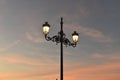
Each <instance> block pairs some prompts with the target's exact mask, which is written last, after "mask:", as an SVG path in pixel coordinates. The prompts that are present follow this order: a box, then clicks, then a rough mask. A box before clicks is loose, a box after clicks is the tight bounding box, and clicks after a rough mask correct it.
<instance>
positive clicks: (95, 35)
mask: <svg viewBox="0 0 120 80" xmlns="http://www.w3.org/2000/svg"><path fill="white" fill-rule="evenodd" d="M73 28H74V30H76V31H77V32H78V33H79V34H83V35H84V36H88V37H90V38H91V39H94V40H96V41H99V42H113V39H112V38H111V37H109V36H106V35H104V34H103V32H100V31H99V30H96V29H92V28H86V27H82V26H80V25H73V24H71V25H70V24H65V29H66V30H73Z"/></svg>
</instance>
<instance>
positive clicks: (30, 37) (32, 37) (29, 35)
mask: <svg viewBox="0 0 120 80" xmlns="http://www.w3.org/2000/svg"><path fill="white" fill-rule="evenodd" d="M25 36H26V38H27V39H28V40H30V41H32V42H35V43H39V42H45V40H44V39H43V38H41V36H40V34H39V33H37V32H26V33H25Z"/></svg>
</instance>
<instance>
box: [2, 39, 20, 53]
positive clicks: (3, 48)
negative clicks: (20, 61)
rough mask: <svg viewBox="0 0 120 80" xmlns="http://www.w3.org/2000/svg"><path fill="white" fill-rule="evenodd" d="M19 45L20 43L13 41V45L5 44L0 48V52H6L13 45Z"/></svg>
mask: <svg viewBox="0 0 120 80" xmlns="http://www.w3.org/2000/svg"><path fill="white" fill-rule="evenodd" d="M19 43H20V40H16V41H14V42H13V43H10V44H7V45H6V46H4V47H1V48H0V51H6V50H8V49H10V48H12V47H14V46H15V45H17V44H19Z"/></svg>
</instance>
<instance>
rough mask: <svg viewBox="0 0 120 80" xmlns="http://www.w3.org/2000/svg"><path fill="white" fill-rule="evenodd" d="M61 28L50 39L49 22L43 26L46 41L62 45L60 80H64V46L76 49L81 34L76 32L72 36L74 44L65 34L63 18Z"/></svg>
mask: <svg viewBox="0 0 120 80" xmlns="http://www.w3.org/2000/svg"><path fill="white" fill-rule="evenodd" d="M60 26H61V30H60V32H58V34H57V35H54V36H53V37H50V36H49V35H48V34H49V31H50V25H49V24H48V22H45V24H43V26H42V27H43V34H44V35H45V39H46V40H47V41H53V42H56V44H58V43H60V44H61V46H60V52H61V54H60V80H63V45H65V46H73V47H76V45H77V42H78V36H79V34H78V33H77V32H76V31H74V32H73V34H72V39H73V42H71V41H70V40H69V39H68V38H66V35H65V33H64V32H63V18H61V22H60Z"/></svg>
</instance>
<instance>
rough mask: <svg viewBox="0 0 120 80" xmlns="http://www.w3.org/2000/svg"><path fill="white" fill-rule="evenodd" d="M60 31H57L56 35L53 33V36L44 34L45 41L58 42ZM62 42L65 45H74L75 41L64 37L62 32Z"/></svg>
mask: <svg viewBox="0 0 120 80" xmlns="http://www.w3.org/2000/svg"><path fill="white" fill-rule="evenodd" d="M60 38H61V36H60V32H58V35H54V36H53V37H50V36H49V35H45V39H46V40H47V41H52V42H56V44H58V43H60ZM63 44H64V45H65V46H66V47H67V46H72V47H76V45H77V42H71V41H70V40H69V39H68V38H66V35H65V34H63Z"/></svg>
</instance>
